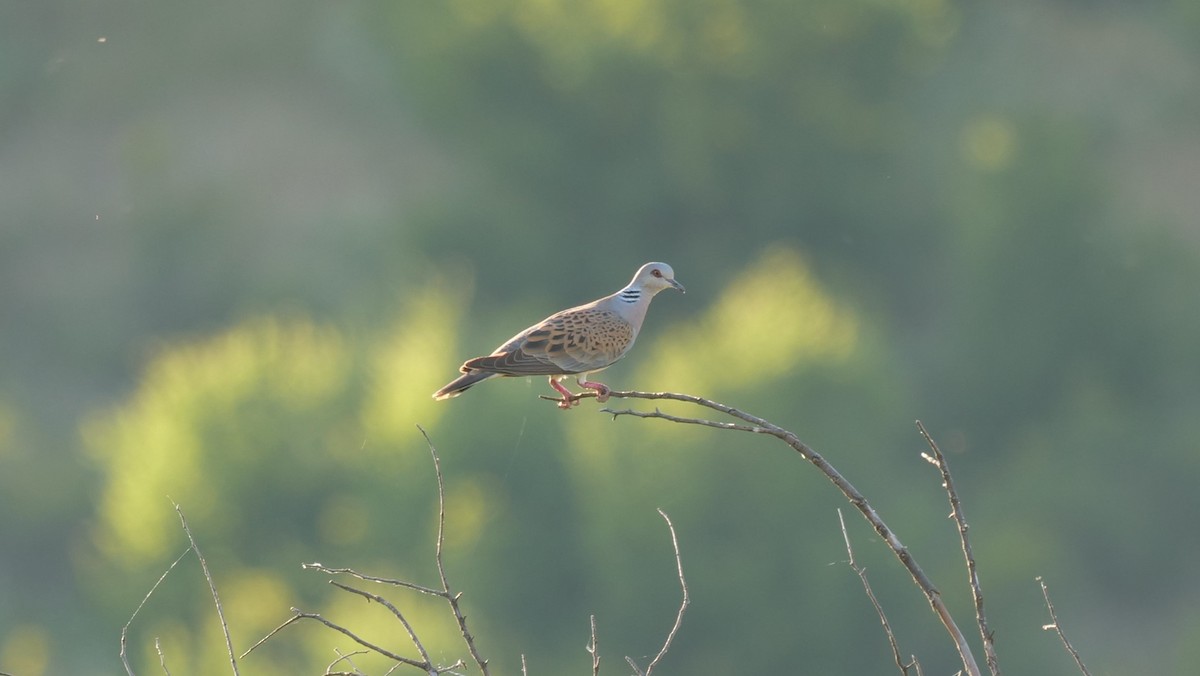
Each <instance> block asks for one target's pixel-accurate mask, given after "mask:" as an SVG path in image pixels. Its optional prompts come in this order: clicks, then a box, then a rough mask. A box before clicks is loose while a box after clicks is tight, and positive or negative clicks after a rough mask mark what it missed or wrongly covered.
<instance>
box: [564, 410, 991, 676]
mask: <svg viewBox="0 0 1200 676" xmlns="http://www.w3.org/2000/svg"><path fill="white" fill-rule="evenodd" d="M594 396H596V393H595V392H584V393H582V394H578V395H575V396H573V397H572V398H571V401H577V400H580V399H586V398H589V397H594ZM608 396H609V397H611V398H614V399H647V400H661V399H667V400H671V401H682V402H685V403H689V404H693V405H696V406H701V407H703V408H707V409H710V410H713V411H717V412H718V413H723V414H725V415H728V416H730V417H733V418H737V419H738V420H741V421H742V422H745V423H748V424H747V425H740V424H731V423H724V422H719V421H714V420H704V419H699V418H681V417H678V416H672V415H668V414H666V413H663V412H661V411H659V410H658V409H655V410H654V411H653V412H644V411H634V410H631V409H625V410H614V409H609V408H605V409H601V410H602V411H603V412H605V413H609V414H611V415H612V416H613V418H617V417H620V416H623V415H628V416H634V417H638V418H661V419H663V420H667V421H670V422H675V423H681V424H687V425H702V426H705V427H715V428H718V429H726V430H733V431H738V432H753V433H755V434H766V435H769V436H772V437H775V438H776V439H779V440H780V441H782V442H784V443H785V444H787V445H788V446H791V447H792V449H793V450H795V451H796V452H797V453H799V454H800V457H802V458H804V459H805V460H807V461H808V462H809V463H811V464H812V465H813V466H814V467H816V468H817V469H818V470H820V472H821V473H822V474H824V475H825V477H826V478H827V479H829V481H830V482H831V483H833V485H834V486H836V487H837V488H838V490H840V491H841V492H842V495H845V496H846V499H847V500H849V501H850V504H852V505H854V508H855V509H857V510H858V511H859V513H861V514H862V515H863V518H865V519H866V520H867V522H868V523H870V524H871V527H872V528H874V529H875V532H876V533H878V534H879V537H881V538H883V541H884V542H885V543H887V546H888V548H889V549H891V550H892V553H893V554H895V555H896V558H898V559H900V563H901V564H902V565H903V566H904V568H905V569H906V570H908V573H909V575H910V576H911V577H912V579H913V582H915V583H916V584H917V586H918V587H919V588H920V589H921V592H922V593H924V594H925V599H926V600H927V601H928V602H929V606H930V607H931V608H932V609H933V612H934V614H936V615H937V616H938V619H939V620H941V622H942V625H943V626H944V627H945V628H946V631H947V632H948V633H949V634H950V638H951V640H952V641H953V642H954V647H955V649H956V650H957V651H958V655H959V658H960V659H961V660H962V663H963V668H964V669H965V670H966V673H967V674H969V676H982V672H981V671H980V670H979V665H978V664H977V663H976V662H975V657H974V655H972V653H971V646H970V645H969V644H968V643H967V639H966V636H964V635H963V633H962V630H960V629H959V628H958V625H957V624H955V622H954V618H953V617H952V616H951V614H950V610H949V609H948V608H947V607H946V604H945V602H944V601H942V594H941V592H939V591H938V589H937V587H935V586H934V585H933V581H932V580H930V579H929V576H927V575H926V574H925V571H923V570H922V569H921V566H920V565H918V564H917V562H916V561H915V560H914V559H913V557H912V554H910V553H909V551H908V548H907V547H905V546H904V544H903V543H902V542H900V538H898V537H897V536H896V534H895V532H893V531H892V529H891V528H889V527H888V525H887V523H885V522H884V520H883V518H882V517H880V516H879V513H878V512H876V511H875V508H874V507H872V506H871V503H870V502H868V501H867V498H866V496H864V495H863V494H862V493H861V492H859V490H858V489H857V488H855V487H854V485H853V484H851V483H850V482H849V481H848V480H847V479H846V478H845V477H844V476H842V474H841V472H839V471H837V469H836V468H834V466H833V465H831V464H829V462H828V461H827V460H825V458H824V457H822V456H821V454H819V453H817V452H816V451H814V450H813V449H812V448H810V447H809V446H808V445H807V444H805V443H804V442H803V441H801V440H800V438H799V437H797V436H796V435H795V434H794V433H793V432H790V431H788V430H786V429H784V428H782V427H779V426H778V425H775V424H774V423H771V422H769V421H767V420H765V419H763V418H759V417H758V416H755V415H751V414H749V413H746V412H744V411H741V410H738V409H736V408H734V407H732V406H727V405H725V404H722V403H720V402H716V401H713V400H711V399H705V398H704V397H697V396H695V395H691V394H681V393H678V392H638V391H636V390H633V391H618V390H613V391H611V392H609V393H608ZM543 399H550V400H552V401H562V400H556V399H553V398H551V397H543Z"/></svg>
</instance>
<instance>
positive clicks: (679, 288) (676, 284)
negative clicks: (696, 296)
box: [667, 279, 687, 293]
mask: <svg viewBox="0 0 1200 676" xmlns="http://www.w3.org/2000/svg"><path fill="white" fill-rule="evenodd" d="M667 282H669V283H670V284H671V286H673V287H675V288H676V289H678V290H679V293H687V289H685V288H683V285H682V284H680V283H679V282H677V281H675V280H673V279H668V280H667Z"/></svg>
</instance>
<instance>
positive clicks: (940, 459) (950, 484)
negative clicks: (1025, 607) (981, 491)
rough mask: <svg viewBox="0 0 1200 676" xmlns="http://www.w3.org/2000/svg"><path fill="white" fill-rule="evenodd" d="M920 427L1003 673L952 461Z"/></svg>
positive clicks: (985, 635)
mask: <svg viewBox="0 0 1200 676" xmlns="http://www.w3.org/2000/svg"><path fill="white" fill-rule="evenodd" d="M917 429H918V430H919V431H920V432H921V436H922V437H923V438H924V439H925V443H927V444H929V449H930V450H931V451H933V456H932V457H931V456H929V455H927V454H924V453H922V454H921V455H922V457H924V458H925V460H927V461H929V463H930V464H931V465H933V466H934V467H937V468H938V471H940V472H941V473H942V488H944V489H946V495H947V497H948V498H949V500H950V515H951V516H952V517H954V522H955V523H956V524H958V537H959V540H960V541H961V542H962V551H963V557H964V558H965V559H966V561H967V579H968V581H969V583H970V585H971V597H972V598H973V599H974V601H975V621H976V623H977V624H978V625H979V635H980V637H982V639H983V652H984V656H985V657H986V659H987V665H988V669H989V670H990V671H991V672H992V676H1000V662H999V660H998V659H997V657H996V642H995V632H993V631H992V630H990V629H988V623H987V615H986V614H985V613H984V612H983V587H982V585H980V583H979V571H978V570H977V569H976V566H975V553H974V552H973V551H971V541H970V540H969V539H968V538H967V531H968V530H969V529H970V527H969V526H967V518H966V517H965V516H963V510H962V502H961V501H960V500H959V499H958V491H957V490H955V488H954V477H952V476H951V475H950V465H949V464H948V463H947V462H946V456H944V455H942V449H940V448H938V445H937V442H935V441H934V440H933V437H931V436H929V432H927V431H926V430H925V425H923V424H921V421H920V420H918V421H917Z"/></svg>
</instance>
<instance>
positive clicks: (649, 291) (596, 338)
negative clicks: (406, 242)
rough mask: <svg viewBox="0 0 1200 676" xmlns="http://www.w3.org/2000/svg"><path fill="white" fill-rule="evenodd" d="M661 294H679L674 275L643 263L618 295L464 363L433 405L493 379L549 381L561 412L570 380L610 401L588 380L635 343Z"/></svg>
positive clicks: (570, 399)
mask: <svg viewBox="0 0 1200 676" xmlns="http://www.w3.org/2000/svg"><path fill="white" fill-rule="evenodd" d="M663 289H678V290H679V291H681V292H682V291H683V290H684V289H683V285H682V284H680V283H679V282H677V281H675V271H674V270H672V269H671V266H670V265H667V264H666V263H646V264H645V265H643V266H642V267H641V268H640V269H639V270H638V271H637V274H635V275H634V276H633V281H631V282H629V284H628V285H627V286H626V287H625V288H624V289H621V290H620V291H618V292H616V293H614V294H613V295H611V296H605V297H604V298H601V299H600V300H595V301H592V302H591V303H588V304H587V305H580V306H579V307H573V308H571V309H569V310H563V311H562V312H559V313H556V314H553V315H550V316H549V317H547V318H545V319H543V320H542V321H540V322H538V323H537V324H534V325H533V326H531V327H529V328H527V329H525V330H524V331H522V332H520V333H518V334H517V335H515V336H513V337H512V338H510V339H509V340H508V341H507V342H505V343H504V344H503V345H501V346H500V347H498V348H496V349H495V351H493V352H492V353H491V354H489V355H488V356H486V357H476V358H474V359H468V360H467V361H466V363H464V364H463V365H462V367H460V368H459V371H462V373H463V375H461V376H459V377H458V378H457V379H455V380H454V382H452V383H450V384H449V385H446V386H445V387H443V388H442V389H440V390H438V391H437V392H434V393H433V398H434V399H449V398H450V397H457V396H458V395H460V394H462V393H463V392H465V391H466V390H467V388H469V387H471V386H472V385H474V384H475V383H478V382H480V381H483V380H487V379H488V378H494V377H496V376H549V377H550V386H551V387H553V388H554V389H555V390H557V391H558V393H559V394H561V395H562V396H563V400H562V401H561V402H559V404H558V406H559V408H563V409H567V408H571V405H572V404H573V403H577V402H578V399H574V397H575V395H573V394H572V393H571V391H570V390H568V389H567V388H565V387H563V386H562V384H560V382H559V381H561V380H562V379H563V378H565V377H567V376H569V375H574V376H576V380H575V381H576V382H577V383H579V386H580V387H583V388H586V389H589V390H595V392H596V399H597V400H599V401H605V400H607V399H608V393H609V391H610V390H609V388H608V386H606V385H604V384H603V383H597V382H592V381H590V380H588V379H587V378H588V376H589V375H590V374H592V373H595V372H596V371H599V370H601V369H604V368H608V367H609V366H612V365H613V364H614V363H615V362H616V361H617V360H618V359H620V358H621V357H624V356H625V353H626V352H628V351H629V348H631V347H633V341H634V340H636V339H637V335H638V330H640V329H641V328H642V320H644V319H645V318H646V310H647V309H648V308H649V307H650V301H651V299H653V298H654V294H656V293H658V292H659V291H662V290H663Z"/></svg>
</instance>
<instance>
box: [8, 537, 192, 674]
mask: <svg viewBox="0 0 1200 676" xmlns="http://www.w3.org/2000/svg"><path fill="white" fill-rule="evenodd" d="M190 551H192V548H191V547H188V548H187V549H185V550H183V553H182V554H180V555H179V557H178V558H177V559H175V561H173V562H172V563H171V565H169V566H167V569H166V570H165V571H163V574H162V575H160V576H159V578H158V581H157V582H155V583H154V584H153V585H152V586H151V587H150V591H148V592H146V595H145V596H144V597H142V602H141V603H139V604H138V605H137V608H134V609H133V614H132V615H130V616H129V621H128V622H126V623H125V626H124V627H121V664H123V665H125V673H127V674H129V676H134V675H133V667H131V666H129V655H128V652H127V650H126V640H127V638H128V635H129V626H130V625H131V624H133V620H134V619H135V618H136V617H137V615H138V613H140V612H141V611H142V606H144V605H146V602H147V601H149V600H150V596H151V595H152V594H154V590H156V589H158V586H159V585H161V584H162V583H163V580H165V579H167V576H168V575H170V574H171V571H173V570H175V566H178V565H179V562H180V561H182V560H183V557H185V556H187V555H188V552H190ZM164 668H165V667H164ZM0 676H8V675H7V674H3V673H0Z"/></svg>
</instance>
